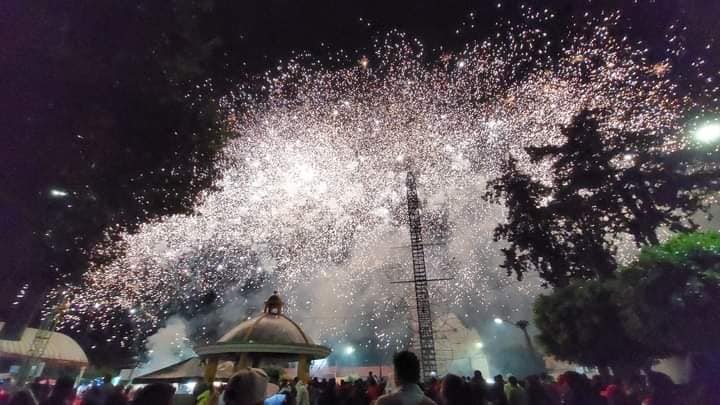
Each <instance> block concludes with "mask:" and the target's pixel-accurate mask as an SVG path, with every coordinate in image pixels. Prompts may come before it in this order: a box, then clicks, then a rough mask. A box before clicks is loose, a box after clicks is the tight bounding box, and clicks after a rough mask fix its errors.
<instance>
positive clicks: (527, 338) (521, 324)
mask: <svg viewBox="0 0 720 405" xmlns="http://www.w3.org/2000/svg"><path fill="white" fill-rule="evenodd" d="M493 321H494V322H495V324H496V325H501V324H503V323H509V324H510V325H512V326H514V327H516V328H518V329H520V330H521V331H522V332H523V336H525V343H526V344H527V348H528V351H529V352H530V353H532V354H535V353H536V352H535V346H533V344H532V339H531V338H530V334H529V333H528V331H527V328H528V326H530V322H528V321H525V320H520V321H517V322H510V321H508V322H505V321H504V320H502V319H501V318H495V319H494V320H493Z"/></svg>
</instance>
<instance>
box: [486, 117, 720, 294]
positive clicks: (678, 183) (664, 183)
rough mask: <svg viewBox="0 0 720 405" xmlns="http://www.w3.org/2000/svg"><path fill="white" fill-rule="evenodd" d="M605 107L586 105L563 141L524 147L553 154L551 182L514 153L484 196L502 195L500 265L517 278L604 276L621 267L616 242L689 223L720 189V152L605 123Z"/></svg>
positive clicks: (560, 281) (639, 240) (536, 154)
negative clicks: (530, 171)
mask: <svg viewBox="0 0 720 405" xmlns="http://www.w3.org/2000/svg"><path fill="white" fill-rule="evenodd" d="M605 116H606V115H605V113H603V112H602V111H583V112H581V113H580V114H578V115H577V116H576V117H575V118H574V119H573V121H572V123H571V124H570V125H569V126H568V127H566V128H564V129H563V131H562V134H563V136H564V137H565V142H564V143H563V144H560V145H548V146H542V147H530V148H527V149H526V150H527V152H528V154H529V155H530V157H531V160H532V161H533V162H535V163H537V162H540V161H542V160H550V161H552V165H551V168H550V177H551V182H550V184H549V185H545V184H543V183H542V182H541V180H535V179H533V178H532V177H530V176H529V175H527V174H525V173H522V172H521V171H520V170H519V169H518V167H517V165H516V162H515V160H514V159H513V158H510V160H509V161H508V163H507V165H506V167H505V170H504V173H503V175H502V176H500V177H498V178H497V179H495V180H493V181H491V182H490V183H489V184H488V192H487V194H486V198H487V199H488V200H490V201H493V202H499V203H504V204H505V205H506V206H507V208H508V210H507V212H508V214H507V216H508V218H507V219H508V221H507V223H503V224H500V225H498V226H497V228H496V229H495V239H496V240H506V241H507V242H508V246H507V247H506V248H504V249H503V253H504V256H505V261H504V263H503V267H504V268H505V269H507V270H508V272H509V273H513V272H514V273H515V274H516V275H517V277H518V278H522V276H523V275H524V274H525V273H527V272H530V271H537V272H538V273H539V275H540V277H542V278H543V279H544V280H545V282H546V283H547V284H549V285H552V286H567V285H568V284H569V283H570V281H571V280H573V279H606V278H611V277H613V276H614V274H615V272H616V269H617V261H616V259H615V254H616V248H617V246H616V240H617V237H618V236H620V235H623V234H627V235H630V236H631V237H632V238H633V239H634V241H635V242H636V244H637V245H638V246H642V245H646V244H651V243H657V242H658V237H657V231H658V229H659V228H661V227H669V228H670V229H673V230H691V229H695V228H696V225H695V224H694V223H693V222H692V221H691V220H690V219H689V218H690V216H691V215H692V214H693V213H695V212H697V211H699V210H704V209H706V205H705V204H706V200H705V198H704V197H705V196H706V195H708V194H709V193H711V192H713V191H717V190H718V188H720V170H719V168H718V165H717V160H716V159H717V156H716V155H714V154H712V153H705V152H704V151H702V152H700V151H699V152H696V151H693V150H692V149H683V148H676V147H666V144H667V142H668V140H670V139H674V138H673V134H672V133H670V130H669V129H665V130H663V129H660V130H654V131H649V130H648V131H639V132H630V131H624V130H617V129H612V128H610V127H608V125H604V124H605V122H604V121H603V120H604V117H605Z"/></svg>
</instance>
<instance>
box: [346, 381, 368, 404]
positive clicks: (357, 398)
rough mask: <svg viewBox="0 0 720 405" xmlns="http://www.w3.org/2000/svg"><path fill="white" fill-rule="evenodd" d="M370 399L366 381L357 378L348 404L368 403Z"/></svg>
mask: <svg viewBox="0 0 720 405" xmlns="http://www.w3.org/2000/svg"><path fill="white" fill-rule="evenodd" d="M369 402H370V401H369V400H368V397H367V387H366V386H365V381H363V380H361V379H357V380H355V382H354V383H353V384H352V389H351V391H350V396H349V397H348V400H347V402H346V404H347V405H368V403H369Z"/></svg>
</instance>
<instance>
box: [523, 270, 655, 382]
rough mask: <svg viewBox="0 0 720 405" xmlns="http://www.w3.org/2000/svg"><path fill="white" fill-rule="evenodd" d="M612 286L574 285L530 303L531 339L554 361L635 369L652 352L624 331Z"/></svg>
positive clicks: (615, 291) (600, 283) (612, 283)
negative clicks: (532, 318) (534, 331)
mask: <svg viewBox="0 0 720 405" xmlns="http://www.w3.org/2000/svg"><path fill="white" fill-rule="evenodd" d="M616 287H617V283H615V282H604V281H597V280H586V281H575V282H573V283H571V284H570V285H568V286H566V287H559V288H556V289H555V290H553V292H552V293H550V294H548V295H541V296H539V297H538V298H537V300H536V301H535V305H534V308H533V309H534V312H535V325H536V326H537V328H538V329H539V330H540V333H539V335H537V337H536V338H537V340H538V342H539V343H540V345H541V346H543V348H544V349H545V350H546V351H547V352H548V353H550V354H552V355H553V356H555V357H557V358H558V359H560V360H564V361H570V362H574V363H577V364H581V365H584V366H591V367H612V368H615V369H623V368H627V367H630V368H632V367H640V366H643V365H645V364H647V363H648V362H649V361H650V359H652V358H654V353H652V352H650V351H648V350H647V348H646V347H645V346H644V345H642V344H641V343H640V342H638V341H637V340H635V339H634V338H632V337H631V336H629V335H628V334H627V333H626V332H625V328H624V325H623V321H622V319H621V317H620V315H619V314H620V309H621V306H620V304H619V301H618V296H617V290H616Z"/></svg>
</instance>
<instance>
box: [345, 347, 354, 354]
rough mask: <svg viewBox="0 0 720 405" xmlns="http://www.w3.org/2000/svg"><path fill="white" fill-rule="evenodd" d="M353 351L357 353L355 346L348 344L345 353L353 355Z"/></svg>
mask: <svg viewBox="0 0 720 405" xmlns="http://www.w3.org/2000/svg"><path fill="white" fill-rule="evenodd" d="M353 353H355V348H354V347H352V346H348V347H346V348H345V354H347V355H351V354H353Z"/></svg>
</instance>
